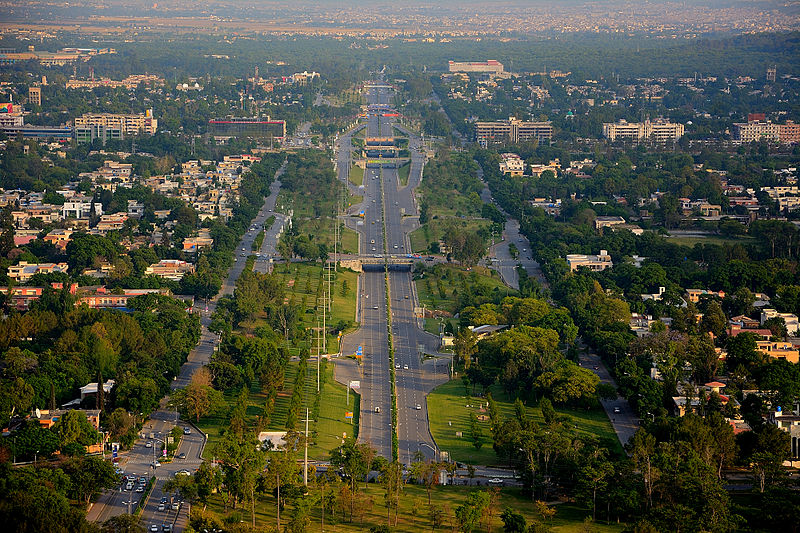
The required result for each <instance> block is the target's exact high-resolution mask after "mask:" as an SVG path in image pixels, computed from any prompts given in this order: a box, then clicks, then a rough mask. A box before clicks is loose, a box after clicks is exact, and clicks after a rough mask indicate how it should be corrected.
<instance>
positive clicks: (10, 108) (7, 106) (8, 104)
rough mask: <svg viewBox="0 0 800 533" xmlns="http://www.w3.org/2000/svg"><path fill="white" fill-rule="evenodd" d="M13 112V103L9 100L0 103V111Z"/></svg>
mask: <svg viewBox="0 0 800 533" xmlns="http://www.w3.org/2000/svg"><path fill="white" fill-rule="evenodd" d="M13 112H14V104H12V103H11V102H6V103H3V104H0V113H13Z"/></svg>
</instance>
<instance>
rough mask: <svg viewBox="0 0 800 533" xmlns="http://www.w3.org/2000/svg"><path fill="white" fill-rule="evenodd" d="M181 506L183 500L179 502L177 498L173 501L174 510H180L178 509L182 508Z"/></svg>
mask: <svg viewBox="0 0 800 533" xmlns="http://www.w3.org/2000/svg"><path fill="white" fill-rule="evenodd" d="M180 508H181V502H179V501H177V500H175V501H174V502H172V510H173V511H177V510H178V509H180Z"/></svg>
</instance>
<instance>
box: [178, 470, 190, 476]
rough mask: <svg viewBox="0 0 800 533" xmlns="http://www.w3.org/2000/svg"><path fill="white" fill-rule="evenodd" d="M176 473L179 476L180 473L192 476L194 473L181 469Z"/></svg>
mask: <svg viewBox="0 0 800 533" xmlns="http://www.w3.org/2000/svg"><path fill="white" fill-rule="evenodd" d="M175 475H176V476H178V475H180V476H190V475H192V473H191V472H189V471H188V470H179V471H177V472H175Z"/></svg>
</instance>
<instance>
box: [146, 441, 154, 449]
mask: <svg viewBox="0 0 800 533" xmlns="http://www.w3.org/2000/svg"><path fill="white" fill-rule="evenodd" d="M144 447H145V448H152V447H153V442H152V441H147V443H146V444H145V445H144Z"/></svg>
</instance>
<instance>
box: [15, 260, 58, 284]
mask: <svg viewBox="0 0 800 533" xmlns="http://www.w3.org/2000/svg"><path fill="white" fill-rule="evenodd" d="M68 269H69V265H67V264H66V263H39V264H33V263H28V262H27V261H20V262H19V264H17V265H12V266H10V267H8V277H9V278H11V279H13V280H15V281H17V282H19V283H27V282H29V281H30V280H31V278H32V277H33V276H34V275H36V274H51V273H53V272H64V273H65V274H66V272H67V270H68Z"/></svg>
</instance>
